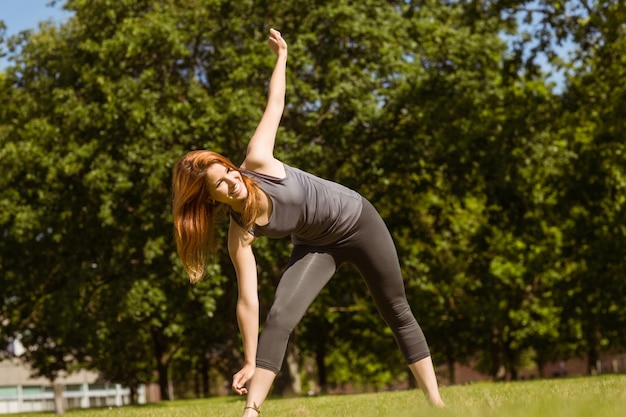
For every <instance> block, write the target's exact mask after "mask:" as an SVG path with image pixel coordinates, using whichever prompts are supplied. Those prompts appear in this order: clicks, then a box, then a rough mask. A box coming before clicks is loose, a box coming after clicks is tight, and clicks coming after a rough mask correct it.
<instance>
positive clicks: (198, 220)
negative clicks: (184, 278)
mask: <svg viewBox="0 0 626 417" xmlns="http://www.w3.org/2000/svg"><path fill="white" fill-rule="evenodd" d="M213 164H220V165H223V166H225V167H227V168H230V169H232V170H238V168H237V167H236V166H235V165H234V164H233V163H232V162H231V161H230V160H229V159H228V158H226V157H224V156H222V155H220V154H218V153H215V152H211V151H206V150H198V151H192V152H189V153H188V154H186V155H185V156H183V157H182V158H180V159H179V160H178V162H177V163H176V165H175V166H174V171H173V178H172V216H173V218H174V238H175V240H176V249H177V250H178V255H179V256H180V259H181V261H182V263H183V266H184V268H185V271H187V274H188V275H189V280H190V281H191V282H192V283H194V284H195V283H196V282H198V281H200V280H201V279H202V277H203V276H204V273H205V269H206V263H207V260H208V258H209V256H210V255H211V254H212V253H214V252H215V222H216V220H217V219H218V218H219V217H220V215H221V214H222V213H223V212H224V209H225V208H226V205H224V204H220V203H217V202H215V201H213V200H212V198H211V195H210V193H209V188H208V184H207V170H208V168H209V167H210V166H211V165H213ZM241 177H242V179H243V182H244V185H245V186H246V188H247V189H248V198H247V199H246V202H245V205H244V210H243V213H242V216H241V219H242V222H243V226H244V228H246V229H249V228H251V227H252V226H253V224H254V220H255V219H256V217H257V214H258V211H259V192H258V186H257V185H256V183H255V182H254V181H252V180H251V179H249V178H248V177H246V176H245V175H242V176H241Z"/></svg>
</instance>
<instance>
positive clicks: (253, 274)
mask: <svg viewBox="0 0 626 417" xmlns="http://www.w3.org/2000/svg"><path fill="white" fill-rule="evenodd" d="M253 241H254V237H253V236H252V235H251V234H250V233H248V232H247V231H246V230H244V229H243V228H242V227H241V226H239V225H238V224H237V223H236V222H235V221H234V220H233V219H231V220H230V228H229V229H228V252H229V254H230V258H231V260H232V262H233V265H234V266H235V272H236V274H237V283H238V289H239V295H238V298H237V321H238V323H239V331H240V333H241V337H242V339H243V353H244V360H245V364H244V366H243V368H242V369H241V370H240V371H239V372H237V373H236V374H235V375H234V377H233V386H232V387H233V390H235V392H237V393H238V394H239V395H242V394H246V393H247V389H246V388H245V387H244V385H245V384H246V382H248V381H249V380H250V379H251V378H252V376H253V375H254V371H255V368H256V350H257V342H258V337H259V296H258V292H257V270H256V260H255V258H254V253H253V252H252V242H253Z"/></svg>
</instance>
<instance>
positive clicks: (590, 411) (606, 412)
mask: <svg viewBox="0 0 626 417" xmlns="http://www.w3.org/2000/svg"><path fill="white" fill-rule="evenodd" d="M442 395H443V397H444V400H445V401H446V403H447V407H446V408H444V409H434V408H432V407H430V406H429V405H428V404H427V403H426V400H425V399H424V396H423V395H422V394H421V392H419V391H396V392H384V393H377V394H358V395H337V396H320V397H298V398H290V399H270V400H269V401H267V402H266V403H265V404H264V405H263V417H267V416H280V417H353V416H354V417H409V416H425V417H429V416H433V417H492V416H493V417H544V416H545V417H623V416H624V415H626V375H610V376H601V377H589V378H576V379H551V380H541V381H527V382H515V383H477V384H473V385H467V386H454V387H445V388H442ZM243 406H244V401H243V398H239V397H234V396H233V397H222V398H212V399H208V400H189V401H170V402H162V403H159V404H151V405H147V406H137V407H124V408H119V409H117V408H113V409H99V410H71V411H68V412H67V413H66V415H68V416H70V417H165V416H167V417H201V416H202V417H206V416H208V417H239V416H240V415H241V411H242V409H243ZM7 416H15V417H21V416H24V417H27V416H28V417H44V416H45V417H48V416H54V414H53V413H29V414H9V415H7Z"/></svg>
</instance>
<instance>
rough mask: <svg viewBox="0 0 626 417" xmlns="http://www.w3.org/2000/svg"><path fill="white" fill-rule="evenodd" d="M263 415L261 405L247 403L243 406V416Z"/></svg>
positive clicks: (256, 416) (254, 416)
mask: <svg viewBox="0 0 626 417" xmlns="http://www.w3.org/2000/svg"><path fill="white" fill-rule="evenodd" d="M260 415H261V407H259V406H258V405H256V404H255V403H252V405H246V406H245V407H244V408H243V417H258V416H260Z"/></svg>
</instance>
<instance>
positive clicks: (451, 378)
mask: <svg viewBox="0 0 626 417" xmlns="http://www.w3.org/2000/svg"><path fill="white" fill-rule="evenodd" d="M447 356H448V358H447V359H448V383H449V384H450V385H454V384H456V367H455V365H456V363H455V361H454V357H453V356H452V354H448V355H447Z"/></svg>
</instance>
